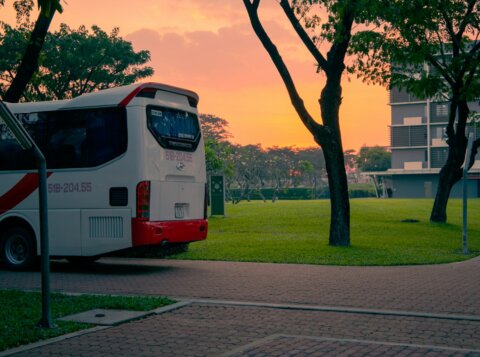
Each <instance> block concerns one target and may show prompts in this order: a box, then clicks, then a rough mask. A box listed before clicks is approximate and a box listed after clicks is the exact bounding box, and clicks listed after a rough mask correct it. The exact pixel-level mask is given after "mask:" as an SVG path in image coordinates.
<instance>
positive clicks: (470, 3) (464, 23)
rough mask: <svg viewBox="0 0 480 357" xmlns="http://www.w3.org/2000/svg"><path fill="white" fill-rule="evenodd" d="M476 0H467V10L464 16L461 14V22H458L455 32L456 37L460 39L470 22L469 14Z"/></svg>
mask: <svg viewBox="0 0 480 357" xmlns="http://www.w3.org/2000/svg"><path fill="white" fill-rule="evenodd" d="M476 2H477V0H469V1H468V7H467V11H466V13H465V15H464V16H462V22H461V23H460V26H459V28H458V32H457V38H458V39H459V40H460V39H461V38H462V37H463V34H464V33H465V30H466V28H467V26H468V25H469V24H470V23H471V19H470V16H471V15H472V12H473V9H474V8H475V3H476Z"/></svg>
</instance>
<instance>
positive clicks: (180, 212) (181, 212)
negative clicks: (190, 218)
mask: <svg viewBox="0 0 480 357" xmlns="http://www.w3.org/2000/svg"><path fill="white" fill-rule="evenodd" d="M184 216H185V205H184V204H181V203H176V204H175V218H183V217H184Z"/></svg>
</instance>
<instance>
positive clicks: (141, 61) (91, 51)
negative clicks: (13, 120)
mask: <svg viewBox="0 0 480 357" xmlns="http://www.w3.org/2000/svg"><path fill="white" fill-rule="evenodd" d="M31 31H32V24H27V23H24V24H21V25H19V26H18V27H16V28H13V27H11V26H10V25H8V24H5V23H2V24H1V34H0V44H1V45H0V79H1V83H0V92H1V93H2V94H3V93H5V91H6V90H7V88H8V87H9V85H10V84H11V83H12V81H13V79H14V78H15V76H16V73H17V70H18V66H19V64H18V58H19V57H20V54H21V53H22V52H23V50H24V48H25V46H26V44H27V42H28V38H29V34H30V33H31ZM149 60H150V53H149V52H148V51H139V52H135V51H134V50H133V47H132V45H131V43H130V42H128V41H125V40H124V39H122V38H121V37H120V36H119V29H118V28H115V29H113V30H112V31H111V33H110V34H107V33H106V32H105V31H103V30H102V29H100V28H99V27H97V26H93V27H92V28H91V30H88V29H87V28H86V27H85V26H80V27H79V28H78V29H76V30H75V29H71V28H70V27H69V26H68V25H66V24H61V25H60V29H59V30H58V31H55V32H54V33H50V34H48V35H47V36H46V41H45V44H44V47H43V51H42V55H41V57H40V60H39V70H38V72H37V73H35V75H34V76H33V78H32V81H31V82H30V83H29V84H28V85H27V87H26V90H25V92H24V93H23V98H24V99H25V100H28V101H32V100H52V99H65V98H72V97H75V96H78V95H80V94H82V93H87V92H91V91H94V90H98V89H105V88H110V87H116V86H122V85H126V84H131V83H134V82H135V81H136V80H138V79H142V78H146V77H149V76H151V75H152V74H153V69H152V68H151V67H148V66H145V63H146V62H148V61H149Z"/></svg>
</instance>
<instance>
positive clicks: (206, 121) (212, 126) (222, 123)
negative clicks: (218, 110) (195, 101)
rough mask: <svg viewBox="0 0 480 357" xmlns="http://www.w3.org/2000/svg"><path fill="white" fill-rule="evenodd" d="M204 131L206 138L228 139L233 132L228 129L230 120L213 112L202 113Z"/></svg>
mask: <svg viewBox="0 0 480 357" xmlns="http://www.w3.org/2000/svg"><path fill="white" fill-rule="evenodd" d="M199 118H200V123H201V125H202V133H203V137H204V138H205V139H214V140H216V141H228V139H229V138H231V137H232V134H231V133H230V132H229V131H228V121H227V120H226V119H223V118H220V117H217V116H216V115H212V114H200V116H199Z"/></svg>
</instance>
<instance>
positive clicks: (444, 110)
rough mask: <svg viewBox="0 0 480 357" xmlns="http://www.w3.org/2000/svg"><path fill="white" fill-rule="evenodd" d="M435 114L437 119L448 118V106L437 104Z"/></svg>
mask: <svg viewBox="0 0 480 357" xmlns="http://www.w3.org/2000/svg"><path fill="white" fill-rule="evenodd" d="M436 114H437V117H447V116H448V104H437V106H436Z"/></svg>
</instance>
